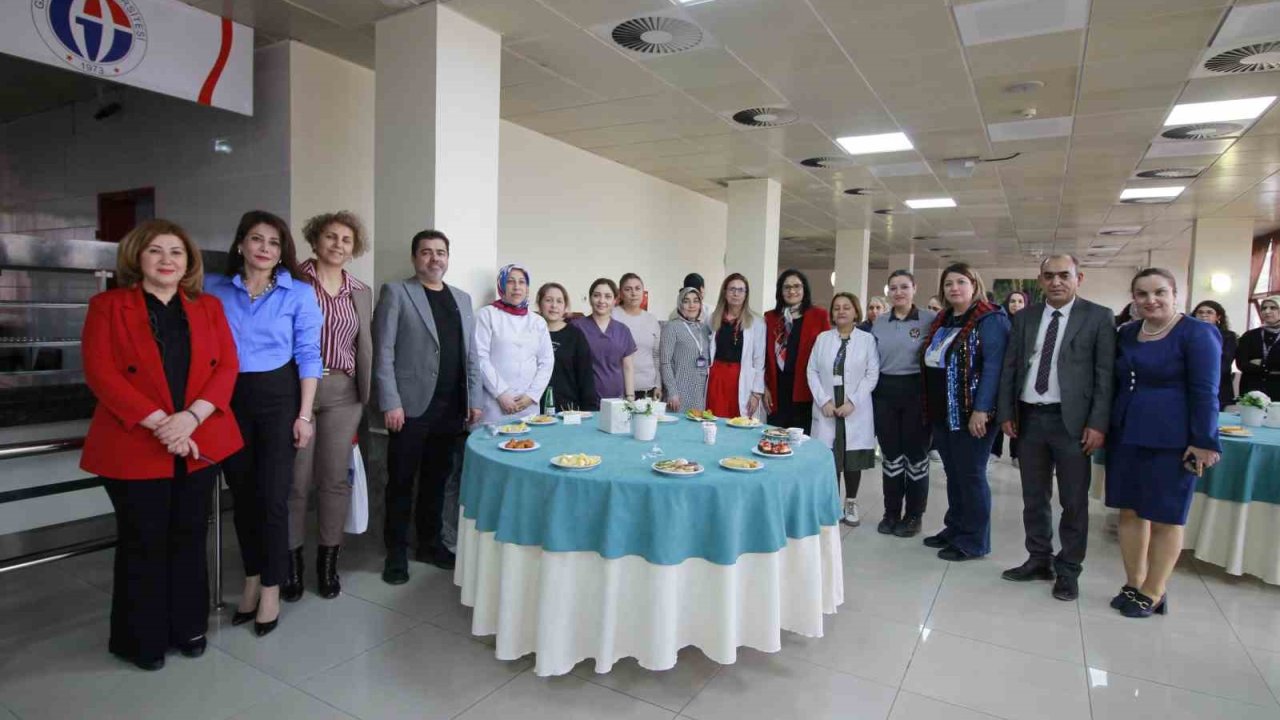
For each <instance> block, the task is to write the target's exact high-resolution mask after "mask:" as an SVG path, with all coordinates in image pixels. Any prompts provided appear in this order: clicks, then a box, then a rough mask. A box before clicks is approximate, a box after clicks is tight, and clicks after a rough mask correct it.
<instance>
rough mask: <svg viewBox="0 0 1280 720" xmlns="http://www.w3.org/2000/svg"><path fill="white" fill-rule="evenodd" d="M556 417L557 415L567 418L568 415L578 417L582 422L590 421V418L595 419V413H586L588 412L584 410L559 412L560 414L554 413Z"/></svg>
mask: <svg viewBox="0 0 1280 720" xmlns="http://www.w3.org/2000/svg"><path fill="white" fill-rule="evenodd" d="M556 415H559V416H560V417H566V416H569V415H577V416H578V417H580V418H582V419H583V420H590V419H591V418H593V417H595V413H593V412H588V411H586V410H561V411H560V412H558V413H556Z"/></svg>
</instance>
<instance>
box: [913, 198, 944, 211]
mask: <svg viewBox="0 0 1280 720" xmlns="http://www.w3.org/2000/svg"><path fill="white" fill-rule="evenodd" d="M903 204H904V205H906V206H907V207H909V208H911V209H912V210H928V209H930V208H953V207H955V206H956V201H955V200H952V199H951V198H921V199H919V200H907V201H905V202H904V203H903Z"/></svg>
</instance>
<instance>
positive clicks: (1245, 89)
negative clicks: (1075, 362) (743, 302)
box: [187, 0, 1280, 267]
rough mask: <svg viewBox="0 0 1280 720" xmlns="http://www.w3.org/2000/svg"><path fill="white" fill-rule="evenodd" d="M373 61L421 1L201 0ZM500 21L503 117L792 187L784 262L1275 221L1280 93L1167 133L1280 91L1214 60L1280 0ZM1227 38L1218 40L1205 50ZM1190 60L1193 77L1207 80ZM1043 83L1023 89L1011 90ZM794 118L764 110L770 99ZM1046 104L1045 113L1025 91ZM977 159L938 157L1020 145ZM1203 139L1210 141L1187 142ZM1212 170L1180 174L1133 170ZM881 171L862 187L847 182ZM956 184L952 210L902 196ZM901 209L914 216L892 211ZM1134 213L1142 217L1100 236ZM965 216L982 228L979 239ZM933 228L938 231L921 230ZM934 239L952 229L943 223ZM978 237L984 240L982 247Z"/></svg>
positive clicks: (565, 7)
mask: <svg viewBox="0 0 1280 720" xmlns="http://www.w3.org/2000/svg"><path fill="white" fill-rule="evenodd" d="M187 1H188V2H189V3H190V4H192V5H195V6H197V7H201V8H203V9H206V10H209V11H211V12H215V13H220V14H228V15H230V16H232V17H233V18H234V19H236V20H237V21H239V22H244V23H246V24H250V25H253V26H254V27H255V28H256V29H257V31H258V34H259V36H260V38H259V40H260V42H263V43H265V42H271V41H274V40H277V39H281V38H285V37H288V38H293V39H296V40H299V41H301V42H304V43H307V44H310V45H313V46H315V47H318V48H320V49H323V50H326V51H329V52H333V53H335V54H337V55H340V56H342V57H346V58H348V59H350V60H353V61H354V62H358V63H361V64H363V65H366V66H369V67H372V66H373V57H374V36H373V25H372V23H373V22H374V21H376V20H377V19H379V18H381V17H385V16H387V15H389V14H392V13H394V12H397V11H398V10H399V9H400V8H401V7H403V6H405V5H406V4H407V0H385V2H384V1H383V0H287V1H286V0H187ZM448 4H449V6H450V7H452V8H454V9H456V10H457V11H459V12H461V13H463V14H464V15H467V16H468V17H471V18H472V19H474V20H476V21H478V22H480V23H483V24H485V25H487V26H489V27H491V28H493V29H494V30H496V31H498V32H501V33H502V34H503V38H504V40H503V45H504V52H503V71H502V85H503V87H502V116H503V117H504V118H506V119H509V120H511V121H512V122H515V123H518V124H521V125H524V126H526V127H529V128H531V129H533V130H536V131H538V132H541V133H545V134H548V135H551V136H553V137H556V138H559V139H561V140H563V141H565V142H568V143H571V144H573V145H577V146H579V147H582V148H584V149H587V150H590V151H591V152H594V153H597V154H599V155H602V156H604V157H607V158H611V159H613V160H615V161H617V162H620V163H623V164H625V165H629V166H631V167H634V168H637V169H639V170H641V171H643V172H646V173H649V174H652V175H655V176H658V177H661V178H665V179H667V180H669V181H671V182H674V183H677V184H679V185H683V186H685V187H688V188H690V189H692V190H695V191H698V192H701V193H704V194H706V195H709V196H711V197H715V198H719V199H722V200H723V199H725V196H726V191H725V189H724V188H723V187H722V185H721V184H719V183H718V182H717V180H718V179H723V178H730V177H744V176H752V177H766V176H767V177H772V178H774V179H776V180H778V181H779V182H780V183H781V184H782V187H783V200H782V203H783V205H782V212H783V218H782V235H783V237H784V242H783V245H782V255H783V258H782V261H783V262H784V263H785V264H793V265H801V266H805V267H828V266H830V265H831V264H832V261H833V251H832V247H833V244H834V235H835V232H836V230H837V229H844V228H864V227H869V228H870V229H871V232H872V257H873V261H876V260H879V261H882V262H883V261H884V260H885V258H886V257H887V255H888V254H889V253H891V252H895V253H897V252H907V251H908V250H910V249H912V248H914V249H915V250H916V252H917V253H921V254H924V255H925V256H928V255H929V254H930V253H929V251H928V248H930V247H940V246H946V247H957V248H961V249H960V250H957V251H955V252H954V253H953V254H954V255H955V256H957V257H962V258H965V259H971V260H973V261H975V262H976V263H977V264H979V265H988V266H990V265H1001V266H1007V265H1011V264H1018V265H1021V264H1026V263H1027V262H1029V261H1032V260H1033V259H1034V256H1035V253H1038V252H1047V251H1049V250H1051V249H1052V250H1060V251H1074V252H1079V253H1081V254H1085V253H1086V252H1087V251H1088V249H1089V248H1090V247H1092V246H1094V245H1095V244H1105V245H1117V244H1123V246H1122V247H1120V248H1118V249H1111V250H1109V251H1108V252H1106V253H1105V254H1104V255H1102V256H1101V257H1099V256H1095V257H1094V258H1093V259H1094V260H1095V261H1097V262H1112V263H1116V264H1123V265H1130V264H1133V263H1134V262H1135V261H1139V260H1141V259H1142V258H1144V257H1145V253H1146V251H1148V250H1153V249H1164V248H1169V247H1180V246H1185V245H1186V244H1187V241H1188V237H1189V229H1190V227H1191V224H1192V222H1193V221H1194V219H1196V218H1200V217H1252V218H1254V220H1255V224H1256V228H1257V230H1258V231H1259V232H1263V231H1269V230H1272V229H1276V228H1280V216H1278V213H1277V196H1278V195H1280V175H1277V174H1276V173H1277V171H1280V110H1278V109H1276V108H1275V106H1273V108H1272V109H1271V110H1270V111H1269V112H1268V113H1267V114H1266V115H1264V116H1263V117H1262V118H1261V119H1259V120H1258V122H1257V123H1256V124H1254V125H1253V126H1252V127H1251V128H1249V129H1248V131H1247V132H1246V133H1243V134H1242V135H1241V134H1238V135H1237V136H1233V137H1232V139H1229V140H1226V141H1211V142H1208V143H1205V142H1199V141H1186V140H1184V141H1164V140H1160V141H1158V142H1155V143H1154V147H1153V140H1155V139H1157V138H1158V136H1159V134H1160V132H1161V131H1162V125H1163V122H1164V119H1165V117H1166V116H1167V115H1168V113H1169V110H1170V109H1171V108H1172V106H1173V105H1174V104H1175V103H1179V102H1203V101H1212V100H1228V99H1237V98H1245V97H1255V96H1261V95H1280V72H1262V73H1252V74H1241V75H1216V74H1214V73H1209V72H1208V71H1205V70H1204V69H1203V67H1202V61H1203V60H1204V59H1206V57H1207V56H1209V55H1212V54H1214V53H1216V52H1219V51H1221V50H1224V49H1229V48H1231V47H1236V46H1239V45H1244V44H1247V43H1250V42H1254V41H1260V40H1261V41H1265V40H1280V2H1268V1H1266V0H1236V2H1231V1H1230V0H1092V2H1089V0H950V1H948V0H711V1H709V2H703V3H701V4H696V5H690V6H686V7H677V6H676V5H674V4H673V2H672V0H449V2H448ZM655 14H658V15H662V16H665V17H673V18H680V19H684V20H687V21H690V22H692V23H694V24H696V25H697V26H698V28H700V29H701V30H702V32H703V33H704V36H705V41H704V43H703V44H702V45H700V46H699V47H698V48H696V49H693V50H689V51H685V52H682V53H678V54H671V55H666V56H659V57H642V56H639V55H637V54H634V53H631V52H628V51H626V50H624V49H622V48H620V47H618V46H617V45H615V44H614V43H613V42H612V41H611V40H609V33H610V31H611V30H612V28H613V27H615V26H616V25H617V24H618V23H619V22H621V21H623V20H627V19H630V18H633V17H637V16H646V15H648V16H652V15H655ZM1210 50H1212V51H1213V52H1209V51H1210ZM1193 78H1194V79H1193ZM1029 81H1036V82H1039V83H1043V86H1042V87H1039V88H1038V89H1033V90H1032V91H1030V92H1023V93H1011V92H1008V91H1007V88H1009V86H1011V85H1014V84H1016V83H1025V82H1029ZM760 106H773V107H785V108H790V109H791V110H793V111H795V112H796V113H797V114H798V115H799V120H798V121H797V122H795V123H794V124H791V125H788V126H785V127H780V128H773V129H747V128H743V127H741V126H738V125H735V124H734V123H733V122H732V121H731V120H729V119H728V117H729V116H730V115H732V114H733V113H735V112H737V111H740V110H743V109H746V108H752V107H760ZM1029 108H1034V109H1035V116H1034V118H1033V119H1030V120H1027V119H1025V118H1024V117H1023V114H1022V111H1024V110H1026V109H1029ZM898 131H901V132H905V133H906V134H907V135H908V137H910V139H911V140H912V142H913V143H914V145H915V150H912V151H906V152H895V153H888V154H882V155H864V156H858V157H856V158H851V159H849V160H851V162H848V164H847V166H843V167H840V168H831V169H825V168H810V167H805V166H802V165H800V164H799V162H800V161H801V160H803V159H805V158H810V157H820V156H825V157H835V158H846V157H847V156H845V153H844V152H843V151H842V150H841V148H840V147H839V146H838V145H837V144H836V143H835V142H834V141H835V138H837V137H840V136H845V135H862V134H873V133H888V132H898ZM1013 153H1021V155H1020V156H1018V157H1017V158H1015V159H1012V160H1009V161H1007V162H1003V163H1000V164H994V163H992V164H983V165H979V166H978V168H977V169H976V171H975V172H974V173H973V175H972V177H968V178H962V179H951V178H948V177H947V173H946V169H945V167H944V165H943V162H942V161H943V160H944V159H946V158H952V157H959V156H969V155H979V156H983V157H1003V156H1007V155H1011V154H1013ZM1189 153H1195V154H1189ZM1169 167H1179V168H1193V169H1195V170H1198V171H1200V174H1199V175H1198V176H1197V177H1195V178H1192V179H1184V180H1175V181H1169V180H1144V179H1135V178H1134V174H1135V173H1136V172H1140V171H1144V170H1150V169H1158V168H1169ZM1161 185H1188V186H1189V187H1188V188H1187V190H1186V191H1185V192H1183V193H1182V195H1181V196H1180V197H1179V198H1178V199H1177V201H1176V202H1173V203H1169V204H1163V205H1120V204H1118V202H1119V201H1118V198H1119V195H1120V191H1121V190H1122V189H1123V188H1125V187H1144V186H1161ZM853 187H863V188H870V189H872V190H873V191H874V192H873V194H871V195H870V196H867V197H853V196H850V195H846V194H845V193H844V192H843V191H844V190H846V189H848V188H853ZM940 196H947V197H952V198H954V199H955V200H956V202H957V203H958V206H957V207H955V208H952V209H935V210H917V211H909V210H908V209H907V208H906V207H905V206H904V205H902V201H903V200H906V199H909V198H921V197H940ZM886 208H892V209H895V210H898V211H901V212H902V214H895V215H877V214H874V213H873V212H872V211H873V210H876V209H886ZM1111 226H1131V227H1139V228H1141V231H1140V233H1139V234H1137V235H1135V236H1126V237H1100V236H1099V235H1098V233H1099V231H1100V230H1102V229H1103V228H1104V227H1111ZM969 233H972V235H970V234H969ZM915 237H923V238H925V239H921V240H913V239H912V238H915ZM935 238H936V239H935ZM966 253H968V254H966Z"/></svg>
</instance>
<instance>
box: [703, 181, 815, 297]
mask: <svg viewBox="0 0 1280 720" xmlns="http://www.w3.org/2000/svg"><path fill="white" fill-rule="evenodd" d="M781 219H782V185H780V184H778V181H777V180H769V179H765V180H736V181H734V182H731V183H729V222H728V226H727V227H728V238H727V241H726V243H725V256H724V270H725V273H726V274H727V273H735V272H739V273H742V274H743V275H744V276H746V278H747V280H748V281H749V283H750V285H751V309H752V310H755V311H756V312H764V310H765V308H772V307H773V296H774V286H775V285H776V284H777V279H778V227H779V225H780V223H781ZM811 281H812V279H811Z"/></svg>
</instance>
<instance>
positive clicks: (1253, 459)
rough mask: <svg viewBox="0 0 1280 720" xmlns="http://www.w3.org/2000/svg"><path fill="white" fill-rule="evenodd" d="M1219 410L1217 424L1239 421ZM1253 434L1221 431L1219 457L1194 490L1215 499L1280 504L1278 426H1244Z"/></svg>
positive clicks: (1279, 431)
mask: <svg viewBox="0 0 1280 720" xmlns="http://www.w3.org/2000/svg"><path fill="white" fill-rule="evenodd" d="M1239 424H1240V416H1239V415H1234V414H1231V413H1222V414H1221V415H1219V416H1218V425H1219V426H1222V425H1239ZM1247 429H1248V430H1249V432H1251V433H1253V436H1252V437H1231V436H1230V435H1222V436H1221V440H1222V459H1221V460H1219V461H1218V464H1217V465H1215V466H1213V467H1211V468H1209V469H1208V470H1206V471H1205V473H1204V476H1203V477H1201V478H1200V479H1199V480H1198V481H1197V482H1196V492H1198V493H1204V494H1206V495H1208V496H1209V497H1211V498H1216V499H1218V500H1231V501H1233V502H1239V503H1250V502H1265V503H1272V504H1276V505H1280V429H1277V428H1267V427H1256V428H1247Z"/></svg>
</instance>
